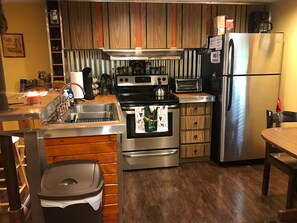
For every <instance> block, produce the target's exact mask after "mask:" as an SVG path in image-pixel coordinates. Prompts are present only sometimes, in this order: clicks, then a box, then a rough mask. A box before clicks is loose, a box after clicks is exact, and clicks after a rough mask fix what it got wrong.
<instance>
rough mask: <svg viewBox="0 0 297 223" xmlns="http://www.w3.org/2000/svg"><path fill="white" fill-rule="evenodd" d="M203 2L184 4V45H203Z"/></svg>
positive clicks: (189, 46) (186, 46)
mask: <svg viewBox="0 0 297 223" xmlns="http://www.w3.org/2000/svg"><path fill="white" fill-rule="evenodd" d="M201 9H202V5H201V4H183V32H182V47H183V48H191V47H194V48H195V47H196V48H198V47H201V19H202V16H201V13H202V10H201Z"/></svg>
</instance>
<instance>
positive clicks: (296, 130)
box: [261, 127, 297, 159]
mask: <svg viewBox="0 0 297 223" xmlns="http://www.w3.org/2000/svg"><path fill="white" fill-rule="evenodd" d="M261 136H262V138H263V139H264V140H265V141H266V142H268V143H269V144H271V145H273V146H274V147H277V148H279V149H281V150H282V151H284V152H286V153H288V154H290V155H291V156H293V157H295V158H296V159H297V127H282V128H268V129H265V130H263V131H262V133H261Z"/></svg>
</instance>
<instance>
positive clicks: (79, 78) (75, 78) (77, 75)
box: [70, 72, 84, 99]
mask: <svg viewBox="0 0 297 223" xmlns="http://www.w3.org/2000/svg"><path fill="white" fill-rule="evenodd" d="M70 81H71V82H73V83H77V84H79V85H80V86H82V88H83V87H84V81H83V75H82V72H70ZM71 89H72V91H73V94H74V98H75V99H79V98H84V93H83V91H82V90H81V89H80V87H78V86H76V85H71Z"/></svg>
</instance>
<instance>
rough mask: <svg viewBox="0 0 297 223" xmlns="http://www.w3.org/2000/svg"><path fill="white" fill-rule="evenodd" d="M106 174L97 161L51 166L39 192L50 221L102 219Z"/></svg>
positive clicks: (94, 222)
mask: <svg viewBox="0 0 297 223" xmlns="http://www.w3.org/2000/svg"><path fill="white" fill-rule="evenodd" d="M103 184H104V180H103V175H102V173H101V171H100V168H99V165H98V163H97V161H94V160H71V161H61V162H57V163H53V164H51V165H49V167H48V168H47V169H46V170H45V171H44V173H43V175H42V179H41V191H40V192H39V193H38V195H39V198H40V202H41V206H42V209H43V214H44V220H45V222H46V223H66V222H71V223H85V222H88V223H100V222H102V195H103Z"/></svg>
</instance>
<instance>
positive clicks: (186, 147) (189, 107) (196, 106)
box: [180, 102, 212, 162]
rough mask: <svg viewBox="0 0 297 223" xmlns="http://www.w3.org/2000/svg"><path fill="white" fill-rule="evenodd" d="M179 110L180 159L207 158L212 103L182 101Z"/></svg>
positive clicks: (194, 159)
mask: <svg viewBox="0 0 297 223" xmlns="http://www.w3.org/2000/svg"><path fill="white" fill-rule="evenodd" d="M180 111H181V112H180V114H181V118H180V119H181V120H180V161H181V162H187V161H198V160H209V158H210V145H211V122H212V103H211V102H198V103H183V104H181V106H180Z"/></svg>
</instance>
